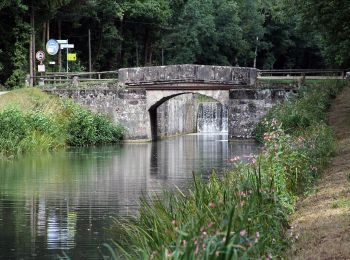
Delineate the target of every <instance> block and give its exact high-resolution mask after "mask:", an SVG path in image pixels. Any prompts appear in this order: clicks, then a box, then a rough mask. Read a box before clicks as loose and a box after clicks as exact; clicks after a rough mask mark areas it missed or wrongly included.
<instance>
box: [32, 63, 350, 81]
mask: <svg viewBox="0 0 350 260" xmlns="http://www.w3.org/2000/svg"><path fill="white" fill-rule="evenodd" d="M173 67H174V66H173ZM225 68H226V67H225ZM137 69H141V68H132V69H124V70H128V71H129V70H132V71H133V70H137ZM146 69H149V68H146ZM124 70H122V72H123V71H124ZM349 71H350V69H346V70H340V69H327V70H320V69H283V70H258V79H277V80H285V79H293V80H296V79H300V78H301V77H302V78H305V79H345V78H346V75H347V74H346V73H347V72H348V73H349ZM186 73H188V72H186ZM118 76H120V77H121V79H118ZM33 78H34V79H35V81H36V82H37V84H38V85H53V86H55V85H59V84H61V85H64V84H73V85H78V84H80V83H84V82H85V83H89V82H114V81H117V80H121V81H123V79H124V78H125V76H123V75H118V70H111V71H99V72H69V73H66V72H47V73H46V74H45V75H37V76H34V77H33Z"/></svg>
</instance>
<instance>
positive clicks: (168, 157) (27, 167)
mask: <svg viewBox="0 0 350 260" xmlns="http://www.w3.org/2000/svg"><path fill="white" fill-rule="evenodd" d="M256 150H257V146H256V144H254V143H251V142H243V141H242V142H228V141H227V134H203V133H202V134H193V135H186V136H181V137H176V138H173V139H168V140H163V141H159V142H156V143H133V144H120V145H114V146H103V147H95V148H85V149H71V150H68V151H58V152H54V153H51V154H36V153H33V154H30V155H26V156H24V157H23V158H18V159H15V160H10V161H0V259H57V258H59V256H69V257H70V258H71V259H102V258H103V255H105V254H106V250H105V249H106V248H105V247H104V246H103V243H106V242H107V243H108V242H109V241H110V240H109V237H108V232H107V229H108V227H109V226H110V225H111V221H112V218H113V217H116V218H118V217H125V216H133V215H135V214H137V205H138V203H139V198H140V197H141V196H143V195H149V194H153V193H159V192H161V191H162V190H164V189H174V187H175V186H177V187H179V188H180V189H183V190H186V189H187V188H188V187H189V184H190V183H191V181H192V172H195V174H198V175H201V176H203V177H207V176H209V175H210V173H211V172H212V171H213V170H215V171H217V172H218V173H220V172H222V171H223V169H226V168H230V167H232V165H231V164H230V158H233V157H235V156H241V157H242V158H246V156H249V155H250V154H252V153H255V152H256Z"/></svg>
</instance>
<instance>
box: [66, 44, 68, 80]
mask: <svg viewBox="0 0 350 260" xmlns="http://www.w3.org/2000/svg"><path fill="white" fill-rule="evenodd" d="M67 47H68V46H67ZM66 50H67V56H66V59H67V80H68V48H66Z"/></svg>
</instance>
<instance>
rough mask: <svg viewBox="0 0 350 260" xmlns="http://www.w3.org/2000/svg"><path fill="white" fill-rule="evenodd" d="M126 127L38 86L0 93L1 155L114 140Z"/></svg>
mask: <svg viewBox="0 0 350 260" xmlns="http://www.w3.org/2000/svg"><path fill="white" fill-rule="evenodd" d="M123 134H124V130H123V128H122V127H121V126H115V125H114V124H113V123H112V122H111V121H110V120H109V119H108V118H107V117H105V116H103V115H99V114H95V113H92V112H91V111H88V110H86V109H83V108H82V107H80V106H79V105H77V104H74V103H73V102H72V101H62V100H59V99H58V98H55V97H52V96H49V95H47V94H45V93H43V92H41V91H40V90H37V89H29V90H28V89H24V90H17V91H13V92H11V93H10V94H6V95H4V96H1V97H0V157H3V156H5V157H9V156H14V155H16V154H19V153H23V152H28V151H48V150H53V149H57V148H58V147H63V146H66V145H70V146H85V145H91V144H101V143H113V142H117V141H119V140H121V139H122V138H123Z"/></svg>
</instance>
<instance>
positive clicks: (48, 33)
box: [46, 20, 50, 42]
mask: <svg viewBox="0 0 350 260" xmlns="http://www.w3.org/2000/svg"><path fill="white" fill-rule="evenodd" d="M49 40H50V20H47V22H46V41H47V42H48V41H49Z"/></svg>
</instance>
